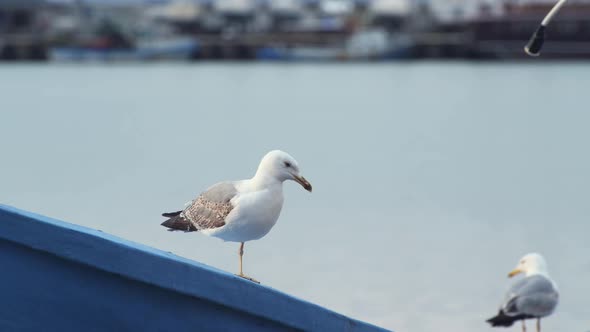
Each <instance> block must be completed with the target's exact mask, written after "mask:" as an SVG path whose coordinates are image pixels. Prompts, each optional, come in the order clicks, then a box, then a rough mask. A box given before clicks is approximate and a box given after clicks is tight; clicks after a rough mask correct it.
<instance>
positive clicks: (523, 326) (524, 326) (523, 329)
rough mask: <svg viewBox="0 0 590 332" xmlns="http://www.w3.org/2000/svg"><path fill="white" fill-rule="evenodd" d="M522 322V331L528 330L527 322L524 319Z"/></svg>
mask: <svg viewBox="0 0 590 332" xmlns="http://www.w3.org/2000/svg"><path fill="white" fill-rule="evenodd" d="M521 322H522V332H526V323H525V322H524V319H523V320H522V321H521Z"/></svg>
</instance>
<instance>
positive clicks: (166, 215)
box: [162, 210, 182, 218]
mask: <svg viewBox="0 0 590 332" xmlns="http://www.w3.org/2000/svg"><path fill="white" fill-rule="evenodd" d="M181 212H182V210H180V211H176V212H164V213H162V217H166V218H172V217H177V216H179V215H180V213H181Z"/></svg>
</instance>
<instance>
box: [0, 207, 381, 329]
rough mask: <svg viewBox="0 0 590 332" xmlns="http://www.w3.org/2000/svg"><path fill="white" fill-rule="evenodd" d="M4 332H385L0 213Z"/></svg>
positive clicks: (89, 234)
mask: <svg viewBox="0 0 590 332" xmlns="http://www.w3.org/2000/svg"><path fill="white" fill-rule="evenodd" d="M0 263H1V266H2V268H1V269H0V304H1V306H2V310H0V331H292V330H305V331H351V332H352V331H354V332H356V331H358V332H364V331H367V332H369V331H371V332H372V331H385V330H383V329H381V328H378V327H375V326H372V325H370V324H366V323H363V322H360V321H357V320H354V319H351V318H348V317H346V316H343V315H340V314H337V313H335V312H333V311H330V310H327V309H325V308H323V307H320V306H317V305H314V304H312V303H309V302H305V301H302V300H300V299H297V298H294V297H292V296H289V295H287V294H284V293H281V292H279V291H277V290H274V289H271V288H268V287H265V286H261V285H257V284H254V283H252V282H249V281H247V280H243V279H241V278H238V277H236V276H234V275H232V274H229V273H226V272H223V271H220V270H216V269H213V268H211V267H208V266H205V265H203V264H200V263H198V262H194V261H191V260H188V259H184V258H181V257H178V256H175V255H173V254H170V253H166V252H163V251H160V250H156V249H154V248H150V247H147V246H144V245H140V244H137V243H132V242H129V241H126V240H124V239H120V238H117V237H115V236H112V235H109V234H105V233H102V232H100V231H96V230H91V229H88V228H84V227H81V226H77V225H73V224H68V223H65V222H62V221H59V220H55V219H51V218H47V217H44V216H40V215H36V214H33V213H29V212H26V211H22V210H18V209H15V208H12V207H8V206H5V205H0Z"/></svg>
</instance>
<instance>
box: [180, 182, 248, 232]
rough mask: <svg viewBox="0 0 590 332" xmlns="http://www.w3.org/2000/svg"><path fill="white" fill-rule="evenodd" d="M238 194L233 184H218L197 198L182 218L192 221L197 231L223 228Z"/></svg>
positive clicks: (182, 213) (185, 210) (184, 211)
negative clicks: (234, 198)
mask: <svg viewBox="0 0 590 332" xmlns="http://www.w3.org/2000/svg"><path fill="white" fill-rule="evenodd" d="M236 194H237V190H236V187H235V186H234V184H233V183H232V182H221V183H218V184H216V185H214V186H213V187H211V188H209V189H208V190H207V191H205V192H204V193H202V194H201V195H200V196H199V197H197V199H195V200H194V201H193V202H192V203H191V204H190V205H189V206H188V207H187V208H185V209H184V210H183V211H182V212H181V213H180V216H181V217H182V218H185V219H187V220H188V221H190V222H191V223H192V224H193V225H194V226H195V228H197V230H201V229H211V228H218V227H221V226H223V225H225V217H226V216H227V215H228V214H229V213H230V212H231V210H232V209H233V205H232V204H231V202H230V201H231V199H232V198H233V197H234V196H235V195H236Z"/></svg>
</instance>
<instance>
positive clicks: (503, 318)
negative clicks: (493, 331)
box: [486, 310, 534, 327]
mask: <svg viewBox="0 0 590 332" xmlns="http://www.w3.org/2000/svg"><path fill="white" fill-rule="evenodd" d="M528 318H534V317H533V316H530V315H516V316H508V315H506V314H505V313H504V312H503V311H502V310H500V311H499V312H498V314H497V315H496V316H494V317H492V318H490V319H488V320H486V322H488V323H490V325H492V326H494V327H495V326H502V327H509V326H512V324H514V322H516V321H519V320H522V319H528Z"/></svg>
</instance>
